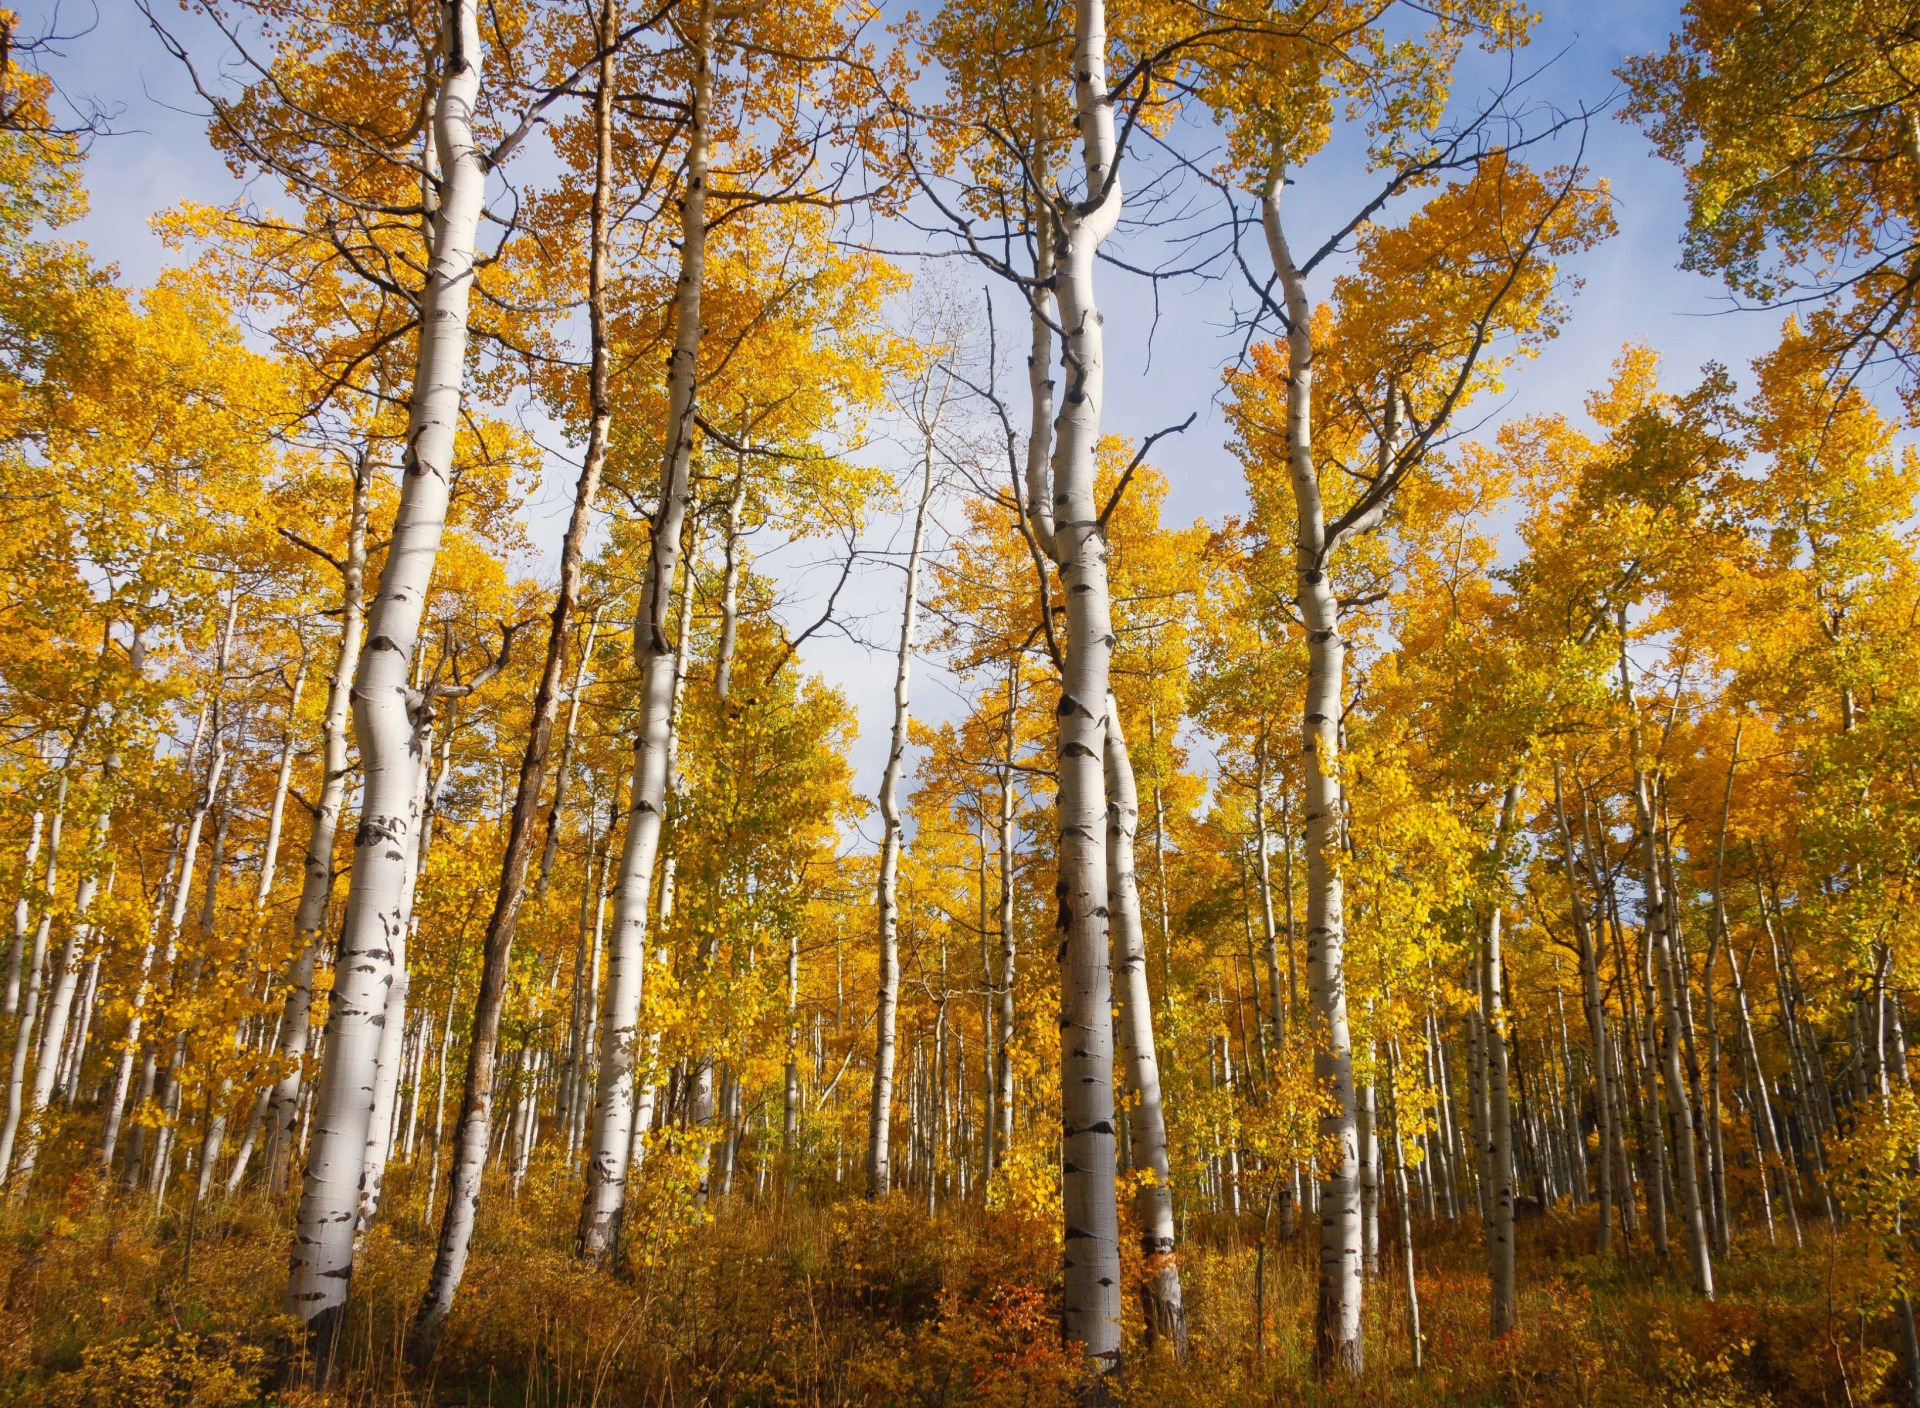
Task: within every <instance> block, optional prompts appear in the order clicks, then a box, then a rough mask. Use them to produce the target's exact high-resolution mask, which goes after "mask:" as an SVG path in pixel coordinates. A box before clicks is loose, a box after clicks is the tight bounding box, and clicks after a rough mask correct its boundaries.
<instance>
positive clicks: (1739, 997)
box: [1727, 947, 1801, 1247]
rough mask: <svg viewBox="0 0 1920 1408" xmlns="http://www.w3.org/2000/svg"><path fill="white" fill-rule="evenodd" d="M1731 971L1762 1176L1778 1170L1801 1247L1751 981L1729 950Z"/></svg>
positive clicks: (1796, 1241)
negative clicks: (1758, 1034) (1750, 1076)
mask: <svg viewBox="0 0 1920 1408" xmlns="http://www.w3.org/2000/svg"><path fill="white" fill-rule="evenodd" d="M1727 971H1728V973H1729V974H1730V975H1731V976H1732V978H1733V1001H1734V1008H1735V1011H1736V1012H1737V1013H1738V1014H1739V1017H1740V1040H1741V1043H1742V1044H1743V1045H1744V1047H1745V1048H1746V1053H1747V1069H1748V1070H1750V1071H1751V1072H1752V1073H1753V1122H1754V1126H1755V1129H1756V1131H1757V1133H1758V1136H1759V1140H1760V1150H1761V1162H1762V1165H1763V1171H1762V1175H1761V1176H1762V1177H1765V1176H1766V1175H1767V1174H1768V1173H1770V1172H1773V1171H1778V1173H1779V1175H1780V1201H1781V1202H1783V1203H1785V1204H1786V1205H1787V1224H1788V1226H1789V1227H1790V1228H1791V1230H1792V1232H1793V1244H1794V1246H1796V1247H1797V1246H1800V1245H1801V1240H1800V1212H1799V1209H1798V1208H1797V1207H1796V1206H1795V1204H1794V1197H1793V1175H1792V1169H1791V1167H1790V1166H1789V1164H1788V1162H1787V1151H1786V1150H1784V1149H1782V1148H1781V1146H1780V1131H1779V1127H1778V1126H1777V1125H1776V1124H1775V1123H1774V1114H1773V1098H1772V1096H1771V1095H1770V1094H1769V1093H1768V1090H1767V1071H1766V1067H1764V1066H1762V1065H1761V1064H1760V1043H1759V1040H1758V1038H1757V1037H1756V1036H1755V1035H1754V1030H1753V1013H1752V1010H1751V1008H1750V1007H1749V1006H1748V1003H1747V984H1746V981H1745V979H1744V978H1743V976H1742V975H1741V972H1740V959H1739V955H1737V954H1736V953H1734V951H1733V949H1732V948H1731V947H1729V948H1728V949H1727Z"/></svg>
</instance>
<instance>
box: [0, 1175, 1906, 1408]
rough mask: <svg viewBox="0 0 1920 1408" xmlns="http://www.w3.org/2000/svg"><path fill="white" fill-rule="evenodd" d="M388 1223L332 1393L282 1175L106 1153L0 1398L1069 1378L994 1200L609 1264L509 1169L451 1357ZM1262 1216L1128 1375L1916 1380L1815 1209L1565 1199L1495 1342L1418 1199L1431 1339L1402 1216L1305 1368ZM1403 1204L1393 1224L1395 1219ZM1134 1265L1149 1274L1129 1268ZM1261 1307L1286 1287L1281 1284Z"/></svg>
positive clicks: (8, 1228) (1880, 1307)
mask: <svg viewBox="0 0 1920 1408" xmlns="http://www.w3.org/2000/svg"><path fill="white" fill-rule="evenodd" d="M393 1184H394V1186H393V1189H392V1193H391V1201H390V1203H389V1206H388V1207H387V1208H386V1210H385V1211H384V1212H383V1214H382V1219H381V1221H380V1223H379V1225H378V1226H377V1227H376V1228H375V1230H374V1231H373V1232H372V1233H371V1234H370V1235H369V1237H368V1238H367V1241H366V1244H365V1247H364V1250H363V1255H362V1257H361V1261H360V1269H359V1271H358V1272H357V1274H356V1277H355V1281H354V1287H353V1307H352V1314H351V1320H350V1324H349V1326H348V1329H347V1331H346V1333H345V1343H344V1346H343V1353H342V1361H341V1371H340V1373H339V1376H338V1380H337V1382H336V1386H335V1388H334V1390H333V1392H332V1393H331V1394H329V1395H326V1396H324V1397H323V1396H321V1395H317V1394H314V1393H312V1392H310V1391H302V1390H297V1389H296V1390H288V1389H285V1388H283V1387H280V1385H283V1384H285V1383H288V1382H290V1381H295V1380H297V1378H298V1366H297V1365H296V1364H289V1362H288V1358H287V1355H288V1345H289V1343H290V1338H289V1334H288V1331H289V1328H290V1322H289V1321H288V1320H287V1319H286V1318H285V1317H284V1316H283V1315H282V1314H281V1311H280V1297H281V1293H282V1291H283V1289H284V1287H285V1282H286V1258H287V1236H288V1230H287V1229H288V1226H289V1215H288V1210H287V1209H286V1208H285V1207H282V1206H277V1205H273V1204H270V1203H269V1202H268V1201H267V1200H266V1199H264V1198H263V1197H260V1196H257V1195H256V1196H242V1197H239V1198H235V1199H220V1200H215V1201H210V1202H209V1203H207V1204H206V1205H203V1206H202V1207H200V1208H199V1209H197V1210H194V1209H190V1208H185V1207H183V1206H179V1204H181V1203H182V1202H183V1193H184V1192H185V1191H187V1190H177V1191H176V1192H175V1193H174V1194H173V1200H172V1205H170V1206H169V1207H168V1208H167V1209H166V1210H165V1211H162V1212H159V1213H156V1212H155V1211H154V1210H153V1207H152V1201H151V1198H150V1196H149V1197H138V1198H131V1197H123V1196H121V1195H119V1194H118V1193H117V1192H116V1193H114V1194H112V1195H103V1193H102V1190H101V1188H100V1186H99V1184H98V1183H97V1181H96V1180H95V1179H94V1178H93V1177H92V1176H91V1175H84V1174H83V1175H76V1176H75V1177H73V1179H72V1180H71V1182H69V1183H68V1184H66V1185H65V1188H64V1192H63V1193H62V1192H60V1191H59V1188H58V1185H55V1184H53V1182H52V1181H51V1180H49V1181H48V1182H47V1183H46V1184H43V1186H42V1194H41V1197H40V1198H37V1199H36V1200H35V1202H34V1204H33V1205H32V1206H30V1207H29V1208H27V1209H24V1210H22V1209H9V1210H7V1211H6V1212H5V1213H4V1214H0V1287H4V1301H0V1403H4V1404H23V1405H25V1404H33V1405H41V1404H46V1405H59V1406H60V1408H80V1406H81V1405H86V1408H162V1405H189V1404H191V1405H193V1406H194V1408H233V1406H234V1405H243V1404H253V1403H275V1404H282V1405H287V1408H295V1405H298V1408H318V1405H320V1404H321V1403H323V1402H324V1403H326V1404H329V1405H331V1404H339V1405H343V1408H344V1405H360V1404H366V1405H373V1404H395V1405H401V1404H405V1405H424V1404H447V1405H453V1404H466V1405H481V1404H485V1405H490V1408H491V1405H501V1408H505V1405H526V1408H572V1405H581V1408H585V1405H595V1406H596V1408H601V1406H602V1405H604V1408H627V1406H628V1405H632V1406H633V1408H641V1405H646V1406H647V1408H653V1405H659V1406H660V1408H683V1406H687V1405H702V1404H711V1405H736V1404H737V1405H749V1404H751V1405H762V1404H764V1405H786V1404H793V1405H839V1404H870V1405H891V1404H913V1405H918V1404H927V1405H935V1404H938V1405H949V1404H951V1405H959V1404H991V1405H1001V1404H1007V1405H1012V1404H1031V1405H1044V1404H1053V1403H1066V1402H1071V1401H1075V1400H1076V1399H1077V1398H1078V1397H1079V1395H1078V1394H1077V1393H1076V1379H1077V1373H1076V1365H1075V1363H1074V1361H1073V1360H1072V1359H1071V1358H1070V1357H1068V1356H1067V1355H1066V1354H1065V1353H1064V1352H1063V1351H1062V1350H1061V1348H1060V1347H1059V1342H1058V1334H1057V1323H1058V1320H1057V1317H1058V1306H1059V1290H1058V1283H1059V1282H1058V1271H1057V1267H1058V1252H1057V1244H1056V1240H1055V1238H1056V1232H1055V1230H1054V1228H1053V1227H1052V1226H1051V1225H1049V1224H1047V1223H1044V1222H1038V1221H1034V1220H1031V1219H1026V1218H1021V1217H1017V1216H1012V1215H1007V1214H993V1213H987V1212H984V1211H981V1210H980V1209H979V1208H978V1207H977V1205H969V1206H967V1207H964V1208H961V1209H956V1210H953V1211H942V1212H940V1213H938V1214H936V1215H932V1216H930V1215H929V1214H928V1213H927V1211H926V1208H925V1203H924V1199H920V1200H916V1199H914V1198H911V1197H909V1196H906V1195H903V1194H896V1195H895V1196H894V1197H892V1198H890V1199H887V1200H885V1201H883V1202H881V1203H878V1204H869V1203H867V1202H864V1201H862V1200H859V1199H843V1200H838V1201H835V1200H832V1199H831V1198H830V1197H828V1196H826V1195H825V1194H822V1195H821V1196H820V1197H819V1198H818V1199H816V1200H802V1199H799V1198H792V1197H790V1198H786V1199H778V1200H776V1199H774V1198H771V1197H768V1198H755V1197H746V1196H736V1197H734V1198H732V1199H729V1200H727V1201H725V1202H723V1203H720V1204H718V1205H717V1206H715V1208H714V1209H713V1211H712V1215H711V1217H710V1218H702V1217H698V1216H690V1215H688V1214H687V1213H686V1212H685V1211H684V1204H676V1208H675V1209H673V1210H669V1211H668V1212H665V1213H663V1212H661V1210H659V1209H657V1208H645V1207H643V1208H639V1209H636V1212H638V1213H640V1214H642V1215H644V1216H645V1218H646V1221H647V1224H648V1228H649V1235H647V1236H646V1237H644V1238H641V1237H637V1236H630V1237H629V1239H628V1242H629V1244H628V1246H627V1248H626V1256H625V1257H624V1258H623V1260H622V1263H621V1265H620V1266H619V1268H618V1269H617V1271H616V1272H615V1273H612V1274H608V1273H598V1274H597V1273H593V1272H590V1271H588V1270H586V1269H584V1268H583V1267H582V1266H581V1265H580V1264H579V1263H578V1262H576V1261H575V1260H574V1259H573V1258H572V1256H571V1255H570V1244H571V1236H572V1227H573V1218H574V1211H575V1206H576V1198H577V1187H578V1184H577V1179H576V1178H574V1177H571V1176H569V1174H568V1171H567V1170H566V1169H564V1168H563V1167H559V1166H555V1167H553V1168H549V1169H536V1171H535V1173H534V1175H533V1176H532V1177H531V1178H530V1179H529V1181H528V1183H527V1185H526V1187H525V1188H524V1189H523V1190H522V1193H521V1195H520V1197H519V1198H518V1199H517V1200H516V1199H514V1198H512V1197H511V1196H510V1194H509V1191H508V1189H507V1188H506V1187H505V1185H504V1184H500V1185H497V1186H496V1185H494V1184H493V1183H491V1182H490V1183H489V1187H488V1190H487V1193H486V1196H485V1198H484V1199H483V1211H482V1218H481V1223H480V1230H479V1235H478V1237H477V1239H476V1242H475V1246H474V1250H473V1258H472V1261H471V1263H470V1267H469V1271H468V1274H467V1280H466V1283H465V1285H464V1286H463V1287H462V1289H461V1291H460V1297H459V1301H458V1304H457V1307H456V1309H455V1311H454V1314H453V1317H452V1319H451V1321H450V1322H449V1325H448V1332H447V1335H446V1338H445V1340H444V1341H443V1342H442V1344H441V1346H440V1349H439V1352H438V1355H437V1357H436V1359H435V1361H434V1363H433V1366H432V1368H431V1371H430V1372H429V1373H427V1374H424V1375H419V1374H410V1373H409V1372H408V1371H407V1370H406V1369H405V1367H404V1362H403V1360H402V1357H401V1353H400V1347H401V1343H402V1339H403V1336H404V1332H405V1328H406V1323H407V1319H408V1316H409V1314H410V1312H411V1310H412V1308H413V1305H414V1303H415V1300H416V1298H417V1296H418V1295H419V1292H420V1290H421V1288H422V1287H423V1285H424V1283H425V1280H426V1274H427V1269H428V1266H429V1264H430V1262H431V1260H432V1237H431V1235H430V1233H429V1231H428V1230H427V1229H426V1228H425V1227H423V1225H422V1217H421V1213H422V1211H423V1209H422V1207H421V1205H420V1203H419V1201H418V1199H417V1198H416V1197H415V1194H416V1192H417V1191H418V1190H416V1189H414V1188H410V1187H409V1186H408V1185H407V1180H406V1178H405V1176H404V1175H401V1176H399V1177H397V1178H395V1179H394V1180H393ZM1260 1228H1261V1219H1260V1218H1258V1217H1251V1216H1250V1217H1247V1218H1244V1219H1241V1220H1239V1221H1237V1222H1236V1221H1235V1220H1233V1219H1229V1218H1212V1219H1200V1218H1195V1219H1192V1221H1191V1222H1190V1225H1189V1226H1187V1227H1186V1228H1185V1229H1184V1230H1185V1233H1186V1236H1187V1243H1186V1248H1185V1250H1184V1252H1183V1255H1182V1268H1183V1278H1184V1286H1185V1294H1186V1305H1187V1311H1188V1316H1189V1323H1190V1326H1191V1332H1192V1344H1191V1351H1190V1354H1189V1356H1188V1358H1187V1359H1186V1361H1185V1362H1183V1363H1178V1364H1176V1363H1174V1362H1173V1361H1172V1360H1171V1359H1170V1358H1169V1357H1167V1355H1166V1354H1165V1353H1164V1352H1161V1353H1154V1352H1151V1351H1149V1350H1148V1349H1147V1348H1146V1347H1145V1346H1144V1344H1143V1343H1142V1342H1141V1340H1140V1330H1141V1326H1140V1324H1139V1321H1138V1315H1139V1311H1138V1307H1137V1305H1136V1304H1135V1303H1134V1301H1133V1299H1132V1298H1131V1297H1129V1299H1128V1304H1127V1314H1128V1316H1129V1324H1128V1350H1129V1354H1130V1358H1129V1360H1128V1362H1127V1367H1126V1372H1125V1374H1124V1376H1123V1377H1122V1379H1121V1380H1120V1382H1119V1383H1118V1385H1117V1386H1116V1387H1115V1388H1114V1389H1113V1391H1112V1392H1111V1393H1110V1394H1109V1399H1110V1401H1113V1402H1115V1403H1120V1404H1154V1405H1185V1404H1193V1405H1206V1408H1223V1405H1229V1404H1242V1403H1246V1404H1296V1403H1298V1404H1325V1405H1347V1404H1382V1405H1396V1404H1407V1405H1414V1404H1419V1405H1453V1404H1460V1405H1466V1404H1488V1405H1492V1404H1514V1405H1517V1404H1541V1405H1562V1404H1564V1405H1579V1406H1580V1408H1586V1406H1587V1405H1613V1404H1621V1405H1626V1404H1660V1405H1669V1404H1670V1405H1698V1408H1732V1405H1767V1404H1771V1405H1777V1408H1800V1405H1806V1406H1807V1408H1812V1406H1813V1405H1821V1406H1822V1408H1866V1405H1868V1404H1875V1403H1881V1404H1891V1403H1905V1402H1907V1401H1908V1392H1909V1389H1908V1385H1907V1383H1906V1376H1905V1372H1904V1370H1903V1369H1902V1368H1901V1367H1900V1365H1899V1359H1898V1356H1897V1355H1896V1354H1895V1353H1894V1348H1895V1340H1894V1336H1893V1331H1894V1323H1893V1319H1892V1317H1891V1315H1890V1314H1889V1312H1888V1304H1887V1295H1888V1288H1889V1281H1888V1276H1887V1268H1886V1264H1885V1262H1884V1260H1883V1258H1882V1257H1881V1256H1880V1254H1879V1253H1878V1252H1877V1251H1876V1250H1875V1249H1874V1247H1873V1246H1871V1245H1870V1244H1869V1243H1867V1242H1866V1241H1865V1240H1864V1239H1863V1238H1860V1237H1857V1236H1855V1235H1854V1234H1852V1233H1851V1232H1849V1231H1848V1230H1846V1229H1842V1230H1841V1231H1839V1232H1837V1233H1833V1232H1830V1231H1829V1229H1828V1227H1827V1224H1826V1223H1825V1222H1824V1221H1820V1222H1818V1223H1817V1224H1816V1225H1815V1226H1814V1228H1813V1229H1811V1232H1810V1235H1809V1237H1808V1241H1807V1244H1806V1246H1805V1247H1804V1248H1803V1249H1798V1250H1795V1249H1792V1248H1790V1247H1781V1248H1770V1247H1768V1246H1767V1245H1766V1242H1765V1238H1764V1235H1762V1234H1756V1233H1754V1232H1752V1231H1751V1230H1748V1231H1747V1232H1746V1233H1745V1235H1744V1236H1742V1237H1741V1238H1740V1239H1739V1240H1738V1243H1737V1245H1736V1248H1735V1251H1734V1254H1733V1255H1732V1257H1730V1258H1728V1259H1727V1260H1726V1261H1725V1263H1724V1264H1723V1265H1722V1266H1721V1267H1720V1268H1719V1273H1720V1281H1721V1290H1720V1297H1719V1300H1718V1302H1717V1303H1715V1304H1707V1303H1705V1302H1702V1301H1701V1300H1699V1299H1698V1298H1697V1297H1696V1296H1694V1295H1693V1294H1692V1293H1691V1291H1690V1289H1689V1287H1688V1284H1687V1279H1686V1274H1685V1266H1684V1261H1683V1260H1680V1259H1674V1260H1671V1261H1669V1262H1668V1263H1667V1264H1664V1265H1658V1264H1655V1263H1654V1262H1653V1260H1652V1259H1651V1256H1650V1251H1649V1248H1648V1247H1647V1244H1646V1243H1645V1241H1644V1234H1643V1240H1642V1241H1641V1242H1640V1243H1639V1244H1638V1245H1637V1246H1636V1248H1635V1252H1636V1255H1633V1256H1631V1257H1627V1258H1618V1259H1616V1258H1608V1259H1607V1260H1605V1261H1603V1260H1601V1259H1599V1258H1597V1257H1595V1256H1594V1255H1593V1254H1592V1251H1591V1247H1592V1244H1593V1234H1594V1224H1593V1218H1592V1215H1591V1213H1587V1214H1585V1215H1584V1216H1579V1217H1576V1216H1573V1215H1570V1214H1565V1213H1562V1214H1548V1215H1547V1216H1545V1217H1541V1218H1536V1219H1534V1220H1533V1221H1531V1222H1529V1223H1527V1224H1525V1225H1524V1226H1523V1229H1522V1233H1521V1239H1520V1243H1519V1269H1520V1304H1519V1319H1520V1328H1519V1329H1518V1331H1516V1332H1515V1333H1514V1334H1513V1335H1511V1336H1509V1337H1508V1338H1507V1339H1506V1340H1505V1341H1503V1342H1501V1343H1500V1344H1498V1345H1492V1344H1489V1343H1488V1342H1487V1339H1486V1304H1485V1286H1486V1282H1485V1276H1484V1271H1483V1269H1482V1268H1483V1261H1482V1249H1481V1244H1480V1240H1479V1236H1478V1232H1477V1219H1472V1220H1470V1221H1463V1222H1462V1223H1461V1224H1460V1225H1458V1226H1457V1227H1456V1226H1453V1225H1450V1224H1447V1223H1444V1222H1441V1223H1436V1224H1427V1223H1425V1222H1421V1221H1417V1222H1416V1229H1415V1231H1416V1257H1417V1259H1418V1262H1419V1266H1418V1281H1419V1290H1420V1300H1421V1314H1422V1321H1423V1326H1424V1331H1425V1334H1424V1338H1425V1368H1424V1369H1423V1370H1421V1371H1418V1372H1416V1371H1414V1370H1413V1369H1412V1368H1411V1367H1410V1355H1409V1339H1408V1332H1407V1324H1406V1318H1405V1315H1406V1298H1405V1281H1404V1277H1403V1276H1402V1275H1401V1273H1400V1271H1399V1267H1400V1266H1401V1264H1402V1263H1401V1261H1400V1260H1399V1252H1398V1248H1397V1246H1396V1245H1394V1244H1393V1239H1392V1238H1391V1237H1389V1239H1388V1241H1389V1247H1388V1249H1387V1250H1386V1253H1385V1255H1384V1256H1383V1260H1384V1261H1385V1263H1386V1269H1385V1270H1384V1272H1383V1274H1382V1276H1381V1277H1380V1279H1378V1280H1377V1281H1375V1282H1374V1283H1373V1284H1372V1285H1371V1286H1370V1287H1369V1292H1368V1296H1367V1316H1366V1337H1367V1338H1366V1344H1367V1358H1368V1364H1367V1371H1366V1374H1365V1376H1364V1377H1363V1378H1362V1379H1360V1380H1359V1381H1357V1382H1354V1383H1346V1384H1338V1385H1334V1386H1321V1385H1317V1384H1316V1383H1315V1380H1314V1377H1313V1374H1312V1368H1311V1365H1312V1312H1313V1292H1314V1280H1313V1277H1314V1269H1315V1259H1314V1248H1313V1247H1312V1246H1311V1245H1310V1242H1309V1239H1308V1238H1307V1237H1306V1236H1305V1235H1304V1234H1302V1235H1298V1236H1295V1237H1292V1238H1290V1239H1289V1238H1284V1237H1283V1236H1281V1229H1280V1227H1279V1225H1278V1222H1277V1220H1276V1221H1275V1222H1274V1223H1273V1224H1271V1226H1270V1241H1269V1249H1268V1250H1267V1252H1266V1255H1265V1257H1264V1258H1262V1256H1261V1255H1260V1251H1259V1245H1258V1244H1259V1240H1260ZM1390 1230H1391V1229H1390V1228H1389V1231H1390ZM1137 1273H1138V1267H1137V1266H1134V1267H1130V1268H1129V1275H1130V1276H1132V1275H1137ZM1262 1312H1264V1313H1262Z"/></svg>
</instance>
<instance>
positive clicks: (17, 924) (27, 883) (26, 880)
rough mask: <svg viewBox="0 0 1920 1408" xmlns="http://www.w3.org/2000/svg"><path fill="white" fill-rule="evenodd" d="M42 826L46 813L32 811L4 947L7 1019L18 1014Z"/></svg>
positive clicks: (35, 809)
mask: <svg viewBox="0 0 1920 1408" xmlns="http://www.w3.org/2000/svg"><path fill="white" fill-rule="evenodd" d="M45 826H46V814H45V813H44V812H42V811H41V810H40V808H38V807H35V808H34V809H33V830H32V831H31V832H30V833H29V834H28V836H27V853H26V856H25V858H24V859H23V860H22V861H21V863H20V898H18V899H17V900H15V901H14V902H13V942H12V943H11V944H10V945H9V946H8V948H7V995H6V1003H5V1012H6V1015H7V1016H9V1017H12V1016H16V1015H17V1014H18V1013H19V1011H20V965H21V963H22V962H23V961H24V960H25V958H26V952H27V929H28V926H29V925H30V924H31V923H32V920H33V902H32V901H31V900H30V899H28V898H27V892H28V891H29V890H31V889H32V888H33V872H34V869H35V867H36V866H38V864H39V863H40V833H41V831H42V829H43V828H44V827H45Z"/></svg>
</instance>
